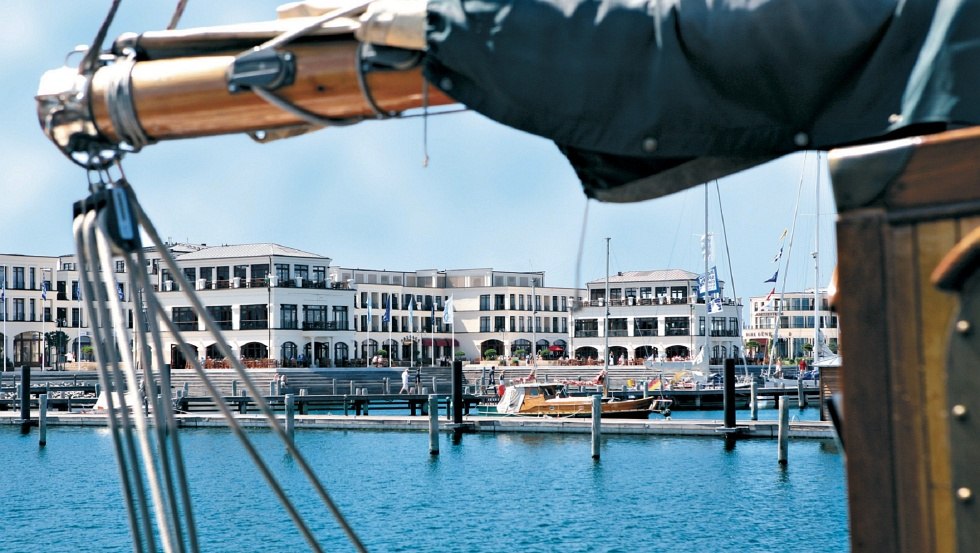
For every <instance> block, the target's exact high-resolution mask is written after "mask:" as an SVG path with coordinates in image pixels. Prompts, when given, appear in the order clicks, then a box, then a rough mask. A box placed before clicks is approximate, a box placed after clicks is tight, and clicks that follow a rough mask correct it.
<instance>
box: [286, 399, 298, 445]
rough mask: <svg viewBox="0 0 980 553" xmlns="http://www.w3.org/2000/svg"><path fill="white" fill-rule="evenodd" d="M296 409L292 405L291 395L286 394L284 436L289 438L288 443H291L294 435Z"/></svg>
mask: <svg viewBox="0 0 980 553" xmlns="http://www.w3.org/2000/svg"><path fill="white" fill-rule="evenodd" d="M295 417H296V409H295V404H294V403H293V394H286V435H287V436H289V441H291V442H293V441H295V440H293V436H294V434H295V431H294V426H295V424H296V420H295Z"/></svg>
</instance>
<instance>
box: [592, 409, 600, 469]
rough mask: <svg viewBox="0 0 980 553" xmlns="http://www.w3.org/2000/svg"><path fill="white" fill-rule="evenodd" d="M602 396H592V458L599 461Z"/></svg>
mask: <svg viewBox="0 0 980 553" xmlns="http://www.w3.org/2000/svg"><path fill="white" fill-rule="evenodd" d="M601 420H602V396H601V395H598V394H596V395H594V396H592V458H593V459H597V460H598V459H599V441H600V438H601V437H602V423H600V422H599V421H601Z"/></svg>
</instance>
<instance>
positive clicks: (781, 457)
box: [776, 395, 789, 465]
mask: <svg viewBox="0 0 980 553" xmlns="http://www.w3.org/2000/svg"><path fill="white" fill-rule="evenodd" d="M788 440H789V403H788V402H787V401H786V396H785V395H782V396H779V431H778V433H777V434H776V442H777V444H778V445H777V449H778V453H777V455H776V460H777V461H778V462H779V464H780V465H785V464H786V462H787V453H788V452H789V447H788Z"/></svg>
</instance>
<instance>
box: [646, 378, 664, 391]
mask: <svg viewBox="0 0 980 553" xmlns="http://www.w3.org/2000/svg"><path fill="white" fill-rule="evenodd" d="M660 388H661V384H660V379H659V378H654V379H653V380H650V381H649V382H647V390H648V391H651V392H652V391H653V390H659V389H660Z"/></svg>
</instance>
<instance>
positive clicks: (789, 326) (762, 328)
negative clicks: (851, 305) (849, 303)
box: [745, 289, 839, 361]
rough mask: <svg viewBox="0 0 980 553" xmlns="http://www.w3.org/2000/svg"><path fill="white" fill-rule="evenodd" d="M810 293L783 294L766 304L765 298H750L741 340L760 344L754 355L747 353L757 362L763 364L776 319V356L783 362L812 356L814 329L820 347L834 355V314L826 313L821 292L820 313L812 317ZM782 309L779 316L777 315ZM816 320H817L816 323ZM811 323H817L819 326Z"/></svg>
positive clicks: (825, 298)
mask: <svg viewBox="0 0 980 553" xmlns="http://www.w3.org/2000/svg"><path fill="white" fill-rule="evenodd" d="M813 305H814V294H813V290H812V289H810V290H804V291H803V292H787V293H786V294H784V295H783V297H782V298H779V297H773V298H771V299H770V301H769V302H767V301H766V297H765V296H758V297H753V298H750V309H749V315H750V316H749V326H748V327H747V328H746V329H745V340H746V341H750V340H752V341H755V342H758V343H759V344H760V346H761V347H760V348H759V349H758V351H755V352H751V351H750V352H749V354H750V355H753V357H754V358H755V359H756V360H758V361H762V360H764V357H765V354H766V351H768V349H769V344H770V343H771V342H772V337H773V333H774V332H775V330H776V322H777V317H778V319H779V332H778V339H777V341H776V354H777V355H778V357H780V358H783V359H798V358H801V357H806V358H809V357H811V356H812V353H811V351H812V348H813V346H814V343H815V341H814V337H815V335H816V328H817V327H818V326H819V329H820V333H821V334H822V336H823V340H824V344H825V345H826V346H827V347H828V348H829V349H830V351H831V352H833V353H837V351H838V336H839V334H838V328H837V314H836V313H834V312H833V311H831V310H830V304H829V300H828V299H827V294H826V291H825V290H822V291H821V294H820V309H819V310H818V312H817V313H814V309H813ZM780 307H782V313H780ZM817 317H819V319H817ZM814 321H818V322H819V325H817V324H815V323H814Z"/></svg>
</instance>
